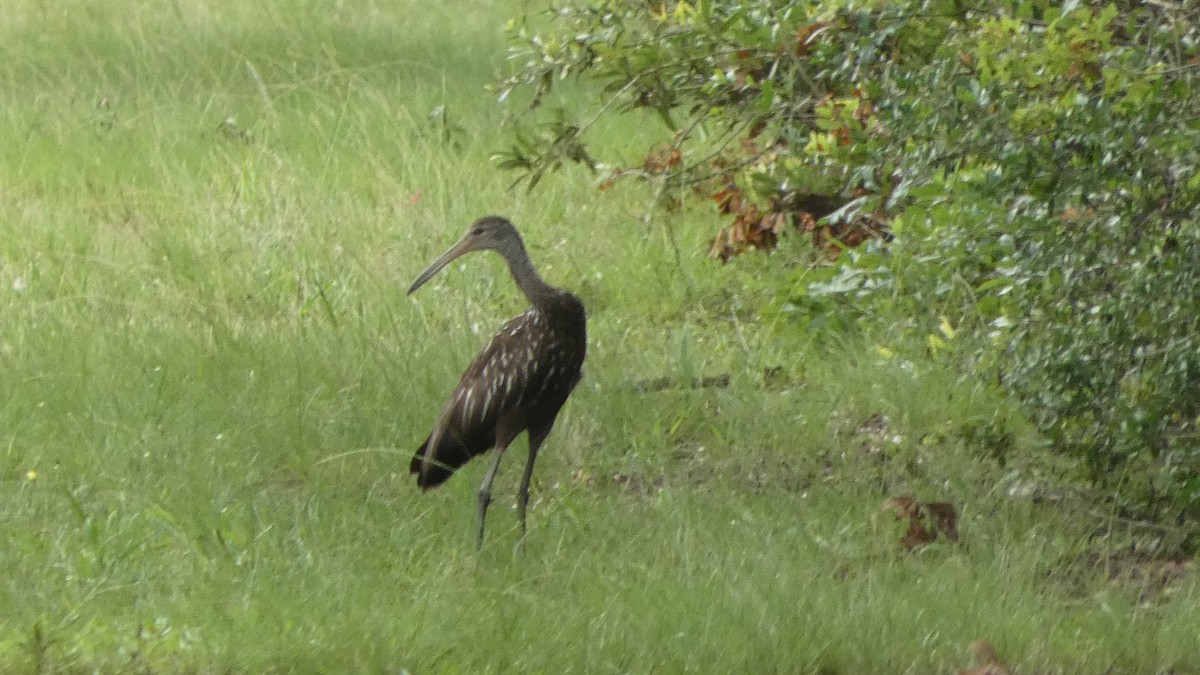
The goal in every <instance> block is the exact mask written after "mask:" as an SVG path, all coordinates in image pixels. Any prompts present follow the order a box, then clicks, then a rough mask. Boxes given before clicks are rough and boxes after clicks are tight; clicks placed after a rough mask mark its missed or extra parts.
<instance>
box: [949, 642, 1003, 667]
mask: <svg viewBox="0 0 1200 675" xmlns="http://www.w3.org/2000/svg"><path fill="white" fill-rule="evenodd" d="M967 651H969V652H971V655H972V656H973V657H974V658H975V663H977V664H979V665H977V666H976V667H974V668H968V669H966V670H960V671H958V675H1011V673H1010V672H1009V670H1008V669H1007V668H1005V667H1004V666H1003V665H1002V664H1001V663H1000V657H998V656H996V648H995V647H993V646H992V643H990V642H988V641H987V640H975V641H974V642H972V643H971V644H970V645H968V646H967Z"/></svg>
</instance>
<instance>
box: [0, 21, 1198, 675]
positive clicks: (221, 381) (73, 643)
mask: <svg viewBox="0 0 1200 675" xmlns="http://www.w3.org/2000/svg"><path fill="white" fill-rule="evenodd" d="M266 4H267V5H271V6H266V7H258V6H257V5H256V4H255V3H235V2H221V1H219V0H211V1H209V2H193V3H170V2H148V3H123V2H118V1H117V0H100V1H97V2H83V1H81V0H71V1H67V2H55V3H45V2H35V1H34V0H11V1H10V2H8V3H6V5H5V8H4V12H3V16H0V92H2V96H0V149H2V150H0V232H2V236H0V366H2V369H3V370H2V377H0V527H2V529H3V533H4V535H3V543H2V544H0V671H2V672H13V673H18V672H92V671H99V672H147V673H160V672H162V673H166V672H247V673H258V672H310V671H320V672H330V673H335V672H391V673H396V672H401V671H405V672H409V673H443V672H448V673H479V672H545V673H561V672H614V673H640V672H651V671H653V672H662V673H673V672H714V673H723V672H729V673H743V672H747V673H771V672H780V673H794V672H815V671H820V672H827V673H874V672H878V673H902V672H912V673H930V672H951V671H955V670H957V669H959V668H965V667H967V666H968V665H970V658H969V656H968V654H967V644H968V643H969V642H970V641H972V640H975V639H987V640H990V641H991V642H993V643H994V644H995V645H996V647H997V649H998V651H999V652H1000V655H1001V657H1002V658H1003V659H1004V661H1005V663H1006V664H1008V665H1009V666H1011V667H1013V668H1015V669H1016V670H1018V671H1019V672H1025V673H1031V672H1093V673H1099V672H1147V673H1149V672H1163V671H1170V672H1200V629H1198V628H1197V627H1200V586H1198V582H1197V576H1198V575H1197V573H1196V568H1195V566H1194V564H1193V565H1191V566H1186V565H1177V566H1174V567H1170V568H1169V569H1165V571H1164V568H1161V567H1152V566H1149V565H1147V566H1138V565H1133V564H1123V563H1120V562H1119V560H1118V563H1115V564H1104V563H1098V562H1096V556H1097V553H1096V551H1097V548H1096V547H1097V544H1096V542H1095V540H1094V539H1093V540H1089V539H1088V535H1089V534H1091V533H1093V531H1094V527H1092V523H1093V520H1091V519H1089V518H1088V517H1081V515H1080V513H1079V512H1078V511H1076V510H1075V508H1076V507H1074V506H1073V504H1075V502H1074V501H1073V500H1072V494H1073V493H1074V492H1075V491H1077V490H1082V489H1085V486H1080V485H1077V484H1076V483H1074V482H1072V480H1071V478H1070V477H1071V476H1072V475H1073V474H1072V472H1071V470H1070V467H1069V466H1064V465H1062V464H1061V463H1059V462H1057V461H1056V460H1054V458H1052V457H1051V456H1049V455H1048V454H1047V453H1046V451H1045V449H1044V448H1043V447H1042V445H1041V444H1040V443H1039V441H1038V439H1037V438H1036V437H1035V436H1034V435H1033V434H1032V433H1031V432H1030V431H1029V428H1028V426H1027V425H1025V424H1023V423H1022V421H1021V419H1020V418H1019V417H1018V416H1017V414H1016V413H1015V412H1014V411H1013V410H1011V409H1010V408H1009V407H1008V406H1007V405H1006V404H1005V403H1004V402H1003V401H1001V400H999V399H998V398H997V397H996V396H995V394H993V393H991V392H990V390H989V389H987V388H986V387H985V386H983V385H982V384H980V383H978V382H975V381H972V380H971V379H970V378H962V377H959V376H957V375H956V374H955V373H953V372H948V371H946V370H945V369H944V368H942V367H941V366H939V364H937V363H936V362H934V361H933V360H928V361H917V362H911V361H907V360H905V359H902V358H898V357H897V358H890V359H889V358H885V357H884V356H882V355H881V354H880V352H879V351H877V350H876V349H874V348H873V344H857V343H856V341H855V340H851V339H846V340H845V341H841V342H839V341H837V340H830V339H821V340H817V339H814V338H812V337H811V336H809V335H806V334H803V333H801V332H800V331H798V330H797V329H795V327H794V326H792V325H790V324H789V323H788V322H787V321H785V320H780V319H777V318H774V317H773V316H772V315H771V314H770V313H769V312H764V311H762V310H763V308H764V307H766V306H767V302H766V300H767V299H768V296H769V295H770V294H771V293H772V292H773V291H772V287H771V285H770V283H768V281H766V280H764V277H765V276H768V274H767V272H769V271H770V270H772V269H774V270H778V269H782V268H784V267H787V266H789V265H791V264H794V261H789V260H788V258H787V252H786V251H784V252H781V253H780V254H779V255H776V256H773V257H772V258H770V259H764V258H762V257H760V256H753V255H751V256H746V257H744V258H743V259H739V260H738V261H737V262H735V264H732V265H728V266H720V265H717V264H716V263H713V262H712V261H710V260H707V259H705V258H704V257H703V255H702V253H703V252H704V250H705V248H706V241H707V239H708V237H709V236H711V234H712V232H713V231H714V228H715V226H716V225H717V221H716V220H715V216H714V215H713V214H711V213H710V210H709V209H707V208H705V207H703V206H702V205H701V206H698V207H696V208H695V209H694V210H685V211H683V212H681V213H676V214H671V215H668V214H661V213H655V214H651V217H649V218H647V213H646V211H645V209H644V207H643V205H642V199H643V198H644V197H645V195H644V194H642V193H641V192H639V190H640V188H638V187H637V186H632V185H631V186H622V187H620V188H618V189H614V190H611V191H606V192H601V191H598V190H597V189H596V186H595V182H594V180H595V179H594V177H592V176H590V175H588V174H586V173H585V172H581V171H574V170H572V171H567V172H564V173H561V174H556V175H553V176H551V177H549V178H547V179H546V180H545V181H544V182H543V184H542V185H541V186H540V187H539V188H538V190H536V191H535V192H533V193H532V194H526V193H525V192H524V191H523V190H509V189H508V186H509V184H510V182H511V181H512V180H513V178H514V177H513V176H512V175H508V174H504V173H502V172H499V171H498V170H496V169H495V168H494V165H493V163H492V162H491V161H490V156H491V154H492V153H494V152H495V151H496V150H497V149H498V148H499V147H500V145H501V144H502V142H503V140H504V137H503V134H504V132H505V128H506V127H505V124H506V119H507V117H508V116H510V115H512V114H513V113H514V111H513V110H510V109H506V108H504V107H503V106H499V105H497V104H496V102H495V101H494V98H493V97H492V96H491V95H489V94H488V93H487V92H486V91H484V85H485V84H487V83H488V81H489V80H490V79H491V77H492V75H493V73H494V72H495V70H496V69H497V68H499V67H501V66H502V65H503V60H504V44H503V42H502V39H501V36H500V27H501V26H502V25H503V23H504V22H505V21H506V20H507V19H508V18H509V17H511V16H515V15H518V14H520V13H521V12H522V11H525V10H527V9H528V10H535V9H537V8H539V7H540V6H541V5H540V3H534V2H532V1H530V0H526V1H525V2H520V1H517V0H512V1H509V2H497V3H474V4H471V3H445V4H444V5H441V4H437V3H417V2H408V1H401V2H396V3H391V4H390V5H388V4H387V3H383V4H377V3H375V2H372V1H370V0H351V1H349V2H339V3H324V2H313V1H311V0H285V1H284V2H278V3H266ZM439 108H440V110H441V112H440V113H438V112H437V111H438V110H439ZM431 113H434V114H433V115H432V116H431ZM623 124H625V123H624V122H620V121H618V122H617V123H615V124H614V126H613V127H612V128H610V129H609V130H608V131H607V132H605V133H607V134H608V135H609V136H611V138H610V140H609V141H608V143H609V144H610V147H611V148H613V150H614V152H616V153H618V154H620V153H625V154H626V156H628V157H630V158H631V161H635V160H633V158H635V153H636V152H637V149H638V147H639V145H638V143H637V142H634V141H636V140H638V139H641V140H642V141H645V140H646V139H649V138H652V137H653V128H652V127H651V126H649V125H645V124H643V123H642V122H640V121H638V120H629V121H628V123H627V124H625V126H622V125H623ZM493 212H495V213H502V214H505V215H508V216H510V217H511V218H512V219H513V220H514V221H515V222H516V223H517V224H518V226H519V227H521V228H522V230H523V232H524V234H525V237H526V240H527V243H528V245H529V248H530V252H531V254H532V255H533V257H534V259H535V262H536V263H537V264H538V265H539V267H540V268H541V270H542V273H543V275H544V276H545V277H546V278H547V280H549V281H550V282H551V283H555V284H558V285H562V286H564V287H567V288H569V289H572V290H574V291H576V292H577V293H578V294H579V295H580V296H581V297H582V299H583V300H584V302H585V303H586V304H587V306H588V308H589V312H590V349H591V351H590V355H589V360H588V363H587V367H586V372H587V374H586V377H585V380H584V382H583V383H582V384H581V385H580V387H579V389H578V390H577V391H576V394H575V395H574V397H573V398H572V400H571V402H570V403H569V404H568V406H567V408H566V409H565V411H564V414H563V416H562V417H561V418H560V421H559V425H558V427H557V429H556V431H555V433H554V434H552V435H551V437H550V440H549V441H548V443H547V445H546V446H545V448H544V450H543V453H542V456H541V459H540V460H539V464H538V468H537V473H536V475H535V494H534V504H533V506H532V509H531V512H530V533H529V536H528V539H527V541H526V545H525V547H524V550H523V551H522V552H519V553H518V552H515V551H514V547H513V544H514V543H515V541H516V525H517V519H516V514H515V510H514V509H513V508H512V503H513V496H514V493H515V486H516V481H517V478H518V474H519V469H518V468H517V467H519V466H520V465H521V463H522V461H523V457H524V452H525V446H524V441H523V439H521V440H519V441H518V444H517V445H515V446H514V447H513V451H512V452H511V453H510V457H509V458H508V459H507V461H506V464H505V466H504V467H503V468H502V471H501V476H500V479H499V481H498V482H497V492H498V495H497V496H498V500H497V504H496V506H495V507H493V511H492V515H491V517H490V519H489V532H488V540H487V545H486V546H485V547H484V549H483V550H482V551H480V552H477V551H476V550H475V546H474V538H473V532H472V525H473V519H474V505H475V496H474V493H475V490H476V488H477V483H478V481H479V479H480V476H481V474H482V470H483V468H484V467H483V466H482V463H481V462H477V463H475V464H472V465H470V466H469V467H467V468H466V469H465V470H463V471H462V472H461V475H459V476H457V477H456V478H455V479H453V480H451V481H450V482H449V483H448V484H447V485H446V486H445V488H444V489H440V490H437V491H434V492H431V493H429V494H426V495H422V494H420V493H419V491H418V490H417V489H416V487H415V486H414V484H413V481H412V479H411V477H410V476H408V475H407V463H408V457H409V455H410V454H411V452H412V450H413V449H415V448H416V446H417V445H418V444H419V443H420V441H421V440H422V439H423V438H424V436H425V434H426V433H427V432H428V430H429V427H430V425H431V424H432V422H433V419H434V416H435V415H436V413H437V411H438V409H439V408H440V405H441V402H442V400H443V399H444V397H445V396H446V395H447V394H448V393H449V391H450V389H451V388H452V387H453V385H454V383H455V382H456V380H457V376H458V373H459V372H461V370H462V368H463V367H464V366H465V365H466V363H467V362H468V361H469V360H470V358H471V356H472V355H473V354H474V353H475V351H476V350H477V349H478V348H479V347H480V346H481V345H482V344H483V343H484V342H485V341H486V339H487V338H488V337H489V336H490V335H491V333H492V332H493V331H494V330H495V329H496V328H498V327H499V325H500V324H501V323H502V322H503V321H504V320H505V319H506V318H507V317H509V316H512V315H514V314H516V313H517V312H519V311H521V310H522V309H523V305H524V302H523V299H522V298H521V297H520V296H519V294H518V292H517V290H516V289H515V287H514V286H513V284H512V282H511V280H510V279H509V278H508V276H507V272H506V270H505V269H504V267H503V265H502V263H500V261H499V260H498V259H496V258H495V257H494V256H490V255H487V256H485V255H476V256H471V257H468V258H466V259H464V260H462V261H461V262H460V263H456V264H454V265H452V266H451V267H450V268H449V269H447V270H446V271H445V272H443V274H442V275H440V276H439V278H438V280H437V281H435V282H434V283H431V284H430V285H429V286H428V287H427V288H425V289H422V291H421V292H420V293H419V294H417V295H416V296H414V297H412V298H408V297H406V296H405V290H406V289H407V286H408V283H409V282H410V281H411V280H412V278H413V277H414V276H415V275H416V274H417V273H418V272H419V271H420V270H421V269H423V268H424V266H425V265H426V264H427V263H428V262H430V261H431V260H432V259H433V257H434V256H435V255H437V254H438V253H440V252H441V251H442V250H443V249H444V248H445V247H446V246H448V245H449V244H451V243H452V242H453V241H454V240H456V239H457V237H458V236H459V235H460V234H461V232H462V231H463V230H464V229H465V228H466V226H467V225H468V224H469V223H470V221H471V220H472V219H474V218H475V217H477V216H480V215H483V214H487V213H493ZM672 238H673V240H674V241H675V242H676V244H677V245H678V247H679V249H680V250H681V252H682V254H683V255H682V256H681V259H679V260H677V259H676V256H675V255H674V253H673V252H672V247H671V245H670V241H671V240H672ZM764 270H767V272H764ZM775 368H778V369H780V370H778V371H772V372H773V373H775V372H778V373H780V374H781V375H780V376H777V377H764V371H766V370H768V369H775ZM724 373H728V374H729V375H730V383H729V386H728V387H725V388H695V389H688V388H677V389H668V390H663V391H655V392H645V391H640V390H639V389H638V388H636V387H635V386H634V385H635V384H636V383H638V382H639V381H644V380H645V379H647V378H656V377H669V378H673V379H676V380H679V381H687V380H689V379H690V378H693V377H699V376H704V375H718V374H724ZM981 379H982V378H981ZM880 415H882V416H884V417H885V418H886V421H883V422H880V420H881V419H883V418H880V417H878V416H880ZM872 419H874V423H869V422H870V421H871V420H872ZM864 422H868V423H867V424H865V425H864ZM993 422H995V424H1000V425H1003V427H1004V428H1005V429H1008V430H1011V433H1012V434H1013V438H1014V443H1015V445H1014V447H1013V449H1012V450H1011V451H1010V452H1009V453H1008V456H1007V457H1006V459H1007V461H1006V462H1004V463H1001V462H999V461H997V460H996V459H995V458H994V457H990V456H989V453H988V452H985V451H984V450H982V449H981V447H980V444H979V442H978V440H977V439H976V438H975V437H973V436H971V434H969V433H964V432H963V431H962V430H963V429H969V428H979V427H981V426H986V425H987V424H992V423H993ZM900 494H915V495H918V496H920V497H921V498H922V499H927V500H932V501H939V500H944V501H949V502H951V503H953V504H954V505H955V506H956V507H957V508H958V510H959V514H960V522H959V525H960V529H961V533H962V538H961V541H960V542H959V543H958V544H949V543H940V542H939V543H936V544H934V545H932V546H929V547H927V548H925V549H922V550H920V551H917V552H914V553H904V552H903V551H901V550H900V547H899V546H898V545H897V541H898V539H899V535H900V533H901V528H900V526H899V525H898V524H897V523H896V522H894V521H893V520H892V518H891V516H890V515H888V514H881V512H880V505H881V503H882V502H883V500H884V499H886V498H888V497H890V496H895V495H900ZM1084 515H1088V516H1094V515H1095V514H1084Z"/></svg>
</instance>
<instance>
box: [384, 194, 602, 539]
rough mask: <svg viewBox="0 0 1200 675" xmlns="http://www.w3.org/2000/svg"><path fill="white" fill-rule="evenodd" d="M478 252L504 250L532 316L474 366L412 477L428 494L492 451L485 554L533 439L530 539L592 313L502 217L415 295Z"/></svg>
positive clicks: (522, 493) (483, 487)
mask: <svg viewBox="0 0 1200 675" xmlns="http://www.w3.org/2000/svg"><path fill="white" fill-rule="evenodd" d="M472 251H495V252H496V253H498V254H500V256H501V257H503V258H504V260H505V261H506V262H507V263H508V269H509V271H510V272H511V273H512V277H513V280H514V281H515V282H516V284H517V287H518V288H520V289H521V291H522V292H523V293H524V294H525V297H526V298H527V299H528V300H529V309H527V310H525V312H524V313H522V314H520V315H518V316H516V317H514V318H512V319H510V320H509V321H508V322H507V323H505V324H504V325H503V326H502V327H501V328H500V330H499V332H497V333H496V335H495V336H494V337H492V339H491V341H490V342H488V344H487V346H485V347H484V348H483V350H482V351H480V352H479V354H478V355H477V356H476V357H475V359H474V360H473V361H471V363H470V365H468V366H467V369H466V371H465V372H464V373H463V375H462V378H461V379H460V380H459V382H458V386H457V387H455V389H454V391H453V393H451V394H450V398H449V400H448V401H447V402H446V404H445V405H444V406H443V407H442V410H441V413H440V414H439V415H438V418H437V422H436V423H435V424H434V425H433V430H432V431H431V432H430V433H429V436H428V438H426V439H425V442H424V443H422V444H421V447H419V448H418V449H417V451H416V453H415V454H414V455H413V458H412V462H411V463H410V465H409V470H410V473H414V474H416V476H417V486H418V487H420V488H421V489H422V491H427V490H429V489H430V488H434V487H437V486H438V485H441V484H442V483H444V482H445V481H446V480H448V479H449V478H450V476H451V475H453V474H454V471H455V470H456V469H458V468H459V467H461V466H462V465H464V464H466V463H467V462H468V461H470V460H471V459H472V458H473V457H475V456H477V455H482V454H485V453H487V452H488V451H491V452H492V457H491V463H490V464H489V465H488V468H487V471H486V472H485V473H484V476H483V482H482V484H480V486H479V491H478V498H479V505H478V510H477V512H476V515H477V518H476V520H477V537H476V544H477V547H479V548H482V547H483V540H484V536H483V530H484V520H485V519H486V517H487V509H488V505H489V504H490V503H491V501H492V483H493V482H494V481H495V479H496V472H497V470H498V469H499V468H500V460H501V458H502V457H503V456H504V452H505V450H507V449H508V446H509V445H510V444H511V443H512V442H513V440H514V439H516V437H517V436H519V435H520V434H521V433H522V432H526V431H527V432H528V440H529V456H528V459H527V460H526V462H525V473H524V474H523V475H522V476H521V485H520V488H519V491H518V494H517V516H518V519H519V520H520V524H521V532H520V534H519V535H518V542H521V541H523V540H524V537H525V530H526V524H525V512H526V509H527V507H528V505H529V481H530V479H531V478H532V476H533V464H534V462H535V461H536V460H537V454H538V450H539V449H540V448H541V446H542V443H543V442H545V440H546V437H547V436H548V435H549V434H550V430H551V429H552V428H553V427H554V421H555V419H556V418H557V417H558V413H559V411H560V410H561V409H562V407H563V404H564V403H566V401H567V397H568V396H569V395H570V394H571V391H572V390H574V388H575V385H577V384H578V383H579V380H580V379H581V378H582V376H583V361H584V357H585V356H586V355H587V314H586V311H585V310H584V307H583V303H582V302H580V300H579V298H577V297H575V296H574V295H572V294H571V293H568V292H567V291H564V290H562V289H559V288H555V287H554V286H551V285H550V284H548V283H546V282H545V281H543V280H542V278H541V276H539V275H538V273H537V270H536V269H535V268H534V266H533V262H532V261H531V260H530V259H529V254H528V253H527V252H526V251H525V244H524V242H523V241H522V240H521V235H520V233H518V232H517V228H516V227H515V226H514V225H513V224H512V223H511V222H510V221H509V220H508V219H507V218H504V217H502V216H485V217H483V218H480V219H478V220H476V221H475V222H474V223H473V224H472V225H471V227H470V228H469V229H468V230H467V232H466V234H465V235H463V237H462V239H460V240H459V242H458V243H457V244H455V245H454V246H452V247H450V249H449V250H447V251H446V252H445V253H443V254H442V255H441V257H439V258H438V259H437V260H435V261H434V262H433V263H432V264H431V265H430V266H429V267H428V268H426V269H425V271H424V272H421V274H420V275H418V276H417V278H416V280H415V281H413V283H412V286H411V287H410V288H409V289H408V294H409V295H412V294H413V293H415V292H416V291H417V289H419V288H421V286H423V285H425V283H426V282H427V281H429V280H430V279H431V278H432V277H433V276H434V275H435V274H437V273H438V272H439V271H441V269H442V268H444V267H445V266H446V265H448V264H450V262H451V261H453V260H454V259H456V258H458V257H460V256H462V255H465V254H467V253H470V252H472Z"/></svg>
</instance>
